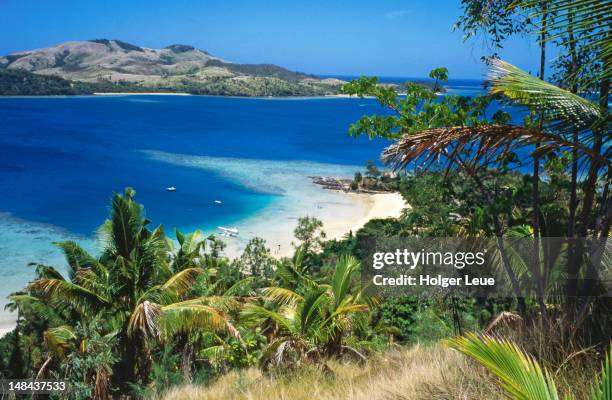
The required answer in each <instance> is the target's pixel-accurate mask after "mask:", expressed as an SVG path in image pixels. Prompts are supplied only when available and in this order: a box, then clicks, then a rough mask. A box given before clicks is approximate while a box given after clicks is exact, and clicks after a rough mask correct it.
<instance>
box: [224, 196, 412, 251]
mask: <svg viewBox="0 0 612 400" xmlns="http://www.w3.org/2000/svg"><path fill="white" fill-rule="evenodd" d="M319 191H320V192H322V193H321V196H322V197H325V199H324V201H321V202H318V203H314V204H315V206H314V207H304V208H301V209H299V210H295V211H294V210H279V215H278V218H277V219H276V220H274V218H273V217H272V216H270V215H268V214H267V213H264V214H261V215H259V216H257V217H254V218H250V219H248V220H246V221H243V222H241V223H239V224H237V225H236V226H237V227H238V228H239V229H240V232H241V233H240V236H239V237H237V238H230V239H228V240H227V248H226V254H227V255H228V256H230V257H238V256H240V254H241V252H242V250H243V249H244V246H245V245H246V243H247V241H248V239H250V238H251V237H253V236H259V237H261V238H263V239H265V240H266V243H267V244H268V248H269V249H270V251H271V252H272V254H273V255H274V256H276V257H287V256H291V255H292V254H293V251H294V247H293V246H292V242H293V241H294V240H295V239H294V238H293V230H294V228H295V226H296V224H297V220H298V218H299V217H302V216H305V215H308V216H312V217H316V218H318V219H320V220H321V221H322V222H323V230H324V232H325V234H326V237H327V239H328V240H330V239H340V238H342V237H343V236H345V235H346V234H348V233H349V232H351V231H352V232H355V231H357V230H359V229H360V228H361V227H363V226H364V225H365V224H366V223H367V222H368V221H370V220H372V219H375V218H398V217H399V216H400V215H401V212H402V210H403V209H404V208H406V207H408V205H407V204H406V203H405V202H404V199H403V198H402V196H401V195H400V194H399V193H378V194H362V193H342V192H336V191H330V190H325V189H319ZM305 203H306V202H305ZM308 203H310V204H312V199H310V201H308ZM310 204H309V205H310ZM304 205H306V204H304ZM292 211H293V212H292ZM281 214H282V216H281Z"/></svg>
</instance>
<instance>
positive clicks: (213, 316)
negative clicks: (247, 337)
mask: <svg viewBox="0 0 612 400" xmlns="http://www.w3.org/2000/svg"><path fill="white" fill-rule="evenodd" d="M160 329H161V331H162V332H164V333H165V335H167V336H168V335H171V334H174V333H178V332H184V333H190V332H197V331H199V330H208V331H214V332H227V333H229V334H230V335H232V336H234V337H236V338H238V339H239V338H240V332H238V330H237V329H236V328H235V327H234V325H233V324H232V322H231V321H230V318H229V316H228V315H227V314H226V313H224V312H223V311H221V310H218V309H216V308H214V307H211V306H208V305H204V304H194V303H193V302H188V303H185V302H180V303H174V304H170V305H167V306H163V307H162V308H161V316H160Z"/></svg>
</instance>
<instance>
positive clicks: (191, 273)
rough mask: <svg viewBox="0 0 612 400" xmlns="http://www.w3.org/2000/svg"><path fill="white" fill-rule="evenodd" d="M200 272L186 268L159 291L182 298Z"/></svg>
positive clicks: (197, 269)
mask: <svg viewBox="0 0 612 400" xmlns="http://www.w3.org/2000/svg"><path fill="white" fill-rule="evenodd" d="M202 272H203V271H202V268H186V269H184V270H182V271H180V272H177V273H176V274H174V275H173V276H172V277H170V279H168V280H167V281H166V283H164V284H163V285H162V286H161V288H160V289H161V290H164V291H166V290H167V291H171V292H173V293H175V294H176V295H177V296H182V295H184V294H185V293H186V292H188V291H189V290H190V289H191V288H192V285H193V283H194V282H195V281H196V279H198V276H200V274H201V273H202Z"/></svg>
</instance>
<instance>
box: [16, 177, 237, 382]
mask: <svg viewBox="0 0 612 400" xmlns="http://www.w3.org/2000/svg"><path fill="white" fill-rule="evenodd" d="M134 194H135V192H134V191H133V190H132V189H130V188H128V189H126V190H125V193H124V195H119V194H115V195H114V196H113V198H112V204H111V213H110V218H109V220H107V221H106V222H105V223H104V225H103V226H102V228H101V237H102V239H103V243H104V249H103V251H102V254H101V255H100V256H99V257H94V256H92V255H90V254H88V253H87V252H86V251H85V250H84V249H83V248H81V247H80V246H79V245H78V244H76V243H74V242H63V243H59V244H58V245H59V246H60V248H61V249H62V250H63V252H64V254H65V256H66V260H67V262H68V266H69V274H68V275H69V277H68V278H64V277H63V276H62V274H60V273H59V272H58V271H57V270H56V269H55V268H53V267H48V266H41V267H39V277H38V279H36V280H35V281H33V282H32V283H30V284H29V285H28V290H29V292H30V295H31V296H32V297H35V298H39V299H41V300H45V301H48V302H50V303H52V304H53V305H54V306H56V307H58V308H59V309H63V310H67V311H68V312H69V313H71V315H72V316H73V317H74V318H75V319H76V320H77V321H81V322H83V323H86V322H88V321H90V320H92V319H93V318H96V317H97V318H100V320H101V321H105V322H104V324H103V326H101V327H100V328H101V330H103V331H105V332H107V333H110V332H115V334H116V336H117V337H118V339H119V347H120V361H119V363H118V365H117V366H116V370H115V373H114V379H115V380H116V381H117V382H118V383H126V382H136V381H137V380H140V381H144V382H146V379H147V378H146V377H147V373H148V367H149V363H150V361H149V360H150V355H149V353H148V346H147V341H148V340H150V339H157V338H160V337H163V336H171V335H172V334H174V333H179V332H184V333H189V332H193V331H194V330H199V329H205V330H211V331H216V332H220V331H223V332H228V333H229V334H233V335H237V331H236V329H235V328H234V327H233V325H232V323H231V321H230V318H229V316H228V313H227V310H228V309H229V308H230V307H231V304H230V303H231V302H230V301H229V300H228V299H223V300H219V299H216V298H192V299H189V298H187V297H188V294H189V292H190V290H191V288H192V285H193V283H194V282H195V281H196V279H197V278H198V276H200V274H202V272H203V270H202V268H201V267H200V266H198V265H197V257H198V255H199V254H200V249H201V244H200V242H199V241H198V240H197V239H198V234H197V233H196V234H194V235H192V236H190V237H189V240H187V239H185V238H184V237H183V236H182V235H177V237H178V238H179V242H180V248H179V250H178V251H177V252H176V253H175V254H174V256H173V257H171V256H170V255H171V254H172V246H171V244H170V242H169V241H168V240H167V238H166V236H165V233H164V230H163V227H162V226H159V227H157V228H155V229H154V230H153V231H151V230H149V229H148V228H147V225H148V224H149V223H150V221H149V220H148V219H146V218H145V216H144V211H143V207H142V206H141V205H140V204H138V203H136V202H135V201H134Z"/></svg>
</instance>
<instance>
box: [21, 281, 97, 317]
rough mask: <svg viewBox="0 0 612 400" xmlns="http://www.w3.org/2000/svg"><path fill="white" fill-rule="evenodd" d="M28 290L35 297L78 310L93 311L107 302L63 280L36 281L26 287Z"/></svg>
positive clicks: (87, 290)
mask: <svg viewBox="0 0 612 400" xmlns="http://www.w3.org/2000/svg"><path fill="white" fill-rule="evenodd" d="M28 289H29V290H31V291H32V293H33V294H34V295H35V296H37V297H42V298H45V299H49V300H53V301H57V302H58V303H60V304H62V305H65V306H73V307H75V308H77V309H80V310H82V309H84V308H88V309H95V308H97V307H100V306H104V305H105V304H108V302H109V301H108V299H106V298H104V297H102V296H100V295H98V294H97V293H94V292H93V291H91V290H89V289H86V288H84V287H82V286H79V285H75V284H74V283H72V282H69V281H66V280H64V279H57V278H53V279H46V278H43V279H37V280H35V281H33V282H31V283H30V284H29V285H28Z"/></svg>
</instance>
